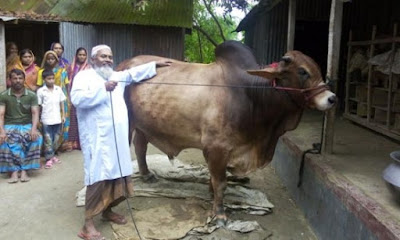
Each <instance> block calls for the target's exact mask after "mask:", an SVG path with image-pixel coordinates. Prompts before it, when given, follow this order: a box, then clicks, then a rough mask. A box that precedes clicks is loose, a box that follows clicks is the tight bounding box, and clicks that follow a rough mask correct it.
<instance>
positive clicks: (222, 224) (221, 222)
mask: <svg viewBox="0 0 400 240" xmlns="http://www.w3.org/2000/svg"><path fill="white" fill-rule="evenodd" d="M226 222H227V221H226V219H219V218H217V219H216V220H215V225H217V226H218V227H225V226H226Z"/></svg>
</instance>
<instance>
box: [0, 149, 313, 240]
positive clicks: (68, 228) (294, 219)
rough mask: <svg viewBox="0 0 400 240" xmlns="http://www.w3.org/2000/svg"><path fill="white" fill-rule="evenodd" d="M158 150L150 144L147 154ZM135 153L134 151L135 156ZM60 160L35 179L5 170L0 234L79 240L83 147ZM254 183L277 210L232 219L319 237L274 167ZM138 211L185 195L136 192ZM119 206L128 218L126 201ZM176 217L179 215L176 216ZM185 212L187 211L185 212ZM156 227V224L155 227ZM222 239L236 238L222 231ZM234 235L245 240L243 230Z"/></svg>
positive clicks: (274, 233)
mask: <svg viewBox="0 0 400 240" xmlns="http://www.w3.org/2000/svg"><path fill="white" fill-rule="evenodd" d="M155 153H159V151H158V150H157V149H155V148H153V147H150V149H149V151H148V154H155ZM132 156H133V157H134V156H135V155H134V154H133V155H132ZM59 157H60V159H61V160H62V164H60V165H56V166H54V167H53V168H52V169H40V170H37V171H34V172H32V173H31V181H30V182H27V183H21V182H18V183H16V184H8V183H7V178H8V176H7V175H6V174H2V175H1V177H0V212H1V215H2V216H1V218H0V236H1V237H0V238H1V239H17V240H25V239H32V240H36V239H38V240H39V239H40V240H43V239H44V240H46V239H59V240H63V239H66V240H71V239H79V238H78V237H77V236H76V234H77V233H78V231H79V229H80V228H81V226H82V224H83V219H84V208H82V207H76V206H75V194H76V192H77V191H79V190H80V189H81V188H82V187H83V161H82V155H81V152H80V151H73V152H70V153H63V154H61V155H60V156H59ZM178 159H180V160H182V161H183V162H188V163H198V164H204V160H203V157H202V154H201V153H200V151H198V150H185V151H183V152H182V153H181V154H180V155H179V156H178ZM250 179H251V180H250V186H251V187H254V188H256V189H259V190H261V191H263V192H265V193H266V194H267V195H268V198H269V200H270V202H271V203H272V204H274V205H275V208H274V210H273V213H271V214H269V215H266V216H253V215H245V214H233V215H230V216H229V217H230V218H231V219H241V220H256V221H258V223H259V224H260V225H261V226H262V228H264V229H266V230H267V231H268V232H269V235H268V236H263V237H262V239H282V240H286V239H287V240H289V239H293V240H294V239H296V240H303V239H304V240H305V239H311V240H314V239H317V238H316V236H315V235H314V233H313V232H312V230H311V228H310V226H309V225H308V223H307V221H306V220H305V218H304V216H303V215H302V213H301V211H300V210H299V209H298V208H297V207H296V205H295V204H294V202H293V201H292V199H291V198H290V196H289V194H288V192H287V190H286V189H285V187H284V186H283V185H282V184H281V182H280V180H279V179H278V177H277V176H276V174H275V173H274V170H273V169H272V168H270V167H266V168H265V169H262V170H260V171H258V172H256V173H253V174H251V175H250ZM130 203H131V206H132V207H133V208H134V212H133V214H135V211H137V210H140V209H149V208H153V207H156V206H160V205H162V204H168V203H170V204H181V203H182V200H176V199H168V198H157V199H155V198H144V197H134V198H133V199H132V200H130ZM116 210H117V211H118V212H120V213H123V214H124V215H125V216H126V217H129V212H128V211H127V205H126V202H124V203H122V204H120V205H119V206H118V207H117V208H116ZM177 217H178V218H179V217H181V216H177ZM182 217H184V216H182ZM95 224H96V226H97V227H98V229H99V230H100V231H101V232H102V234H103V235H104V236H105V237H106V238H107V239H115V238H114V235H113V230H112V228H111V225H110V223H108V222H104V221H102V220H101V219H100V217H98V218H96V219H95ZM154 230H155V231H156V229H154ZM218 231H222V234H221V237H220V239H233V238H232V235H229V234H228V235H225V236H224V232H223V230H218ZM236 239H247V237H246V235H245V234H244V235H241V237H238V238H236Z"/></svg>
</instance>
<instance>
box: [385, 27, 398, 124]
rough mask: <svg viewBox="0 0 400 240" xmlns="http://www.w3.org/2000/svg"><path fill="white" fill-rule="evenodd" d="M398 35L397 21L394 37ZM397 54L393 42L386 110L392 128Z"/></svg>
mask: <svg viewBox="0 0 400 240" xmlns="http://www.w3.org/2000/svg"><path fill="white" fill-rule="evenodd" d="M396 36H397V23H395V24H394V26H393V37H396ZM395 56H396V43H395V42H393V43H392V56H391V59H390V68H389V71H390V72H389V83H388V85H389V86H388V93H389V94H388V105H387V112H386V128H387V129H390V119H391V118H392V101H393V99H392V98H393V97H392V95H393V92H392V89H393V72H392V67H393V62H394V58H395Z"/></svg>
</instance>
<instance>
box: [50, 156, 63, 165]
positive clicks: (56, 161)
mask: <svg viewBox="0 0 400 240" xmlns="http://www.w3.org/2000/svg"><path fill="white" fill-rule="evenodd" d="M51 161H52V162H53V163H55V164H60V163H61V160H60V159H58V158H57V157H56V156H54V157H52V158H51Z"/></svg>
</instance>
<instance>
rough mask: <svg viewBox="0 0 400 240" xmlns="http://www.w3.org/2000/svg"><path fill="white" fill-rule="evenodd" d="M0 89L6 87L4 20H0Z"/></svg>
mask: <svg viewBox="0 0 400 240" xmlns="http://www.w3.org/2000/svg"><path fill="white" fill-rule="evenodd" d="M0 79H1V80H0V91H3V90H5V89H6V35H5V26H4V22H3V21H2V20H0Z"/></svg>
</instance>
